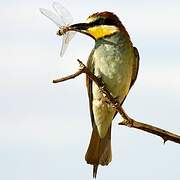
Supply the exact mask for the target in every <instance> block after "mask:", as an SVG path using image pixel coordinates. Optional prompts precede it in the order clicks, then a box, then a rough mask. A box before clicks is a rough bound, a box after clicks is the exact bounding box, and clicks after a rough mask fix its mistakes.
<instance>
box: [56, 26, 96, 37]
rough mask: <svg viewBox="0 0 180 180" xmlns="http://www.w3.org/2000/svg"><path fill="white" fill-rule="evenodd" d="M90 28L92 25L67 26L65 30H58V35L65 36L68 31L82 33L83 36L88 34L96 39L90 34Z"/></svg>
mask: <svg viewBox="0 0 180 180" xmlns="http://www.w3.org/2000/svg"><path fill="white" fill-rule="evenodd" d="M89 27H90V25H89V24H88V23H78V24H73V25H71V26H67V27H65V28H64V29H61V30H58V31H57V33H56V34H57V35H59V36H61V35H63V34H65V33H66V32H68V31H76V32H80V33H83V34H86V35H88V36H90V37H92V38H93V39H94V37H93V36H92V35H91V34H89V33H88V28H89Z"/></svg>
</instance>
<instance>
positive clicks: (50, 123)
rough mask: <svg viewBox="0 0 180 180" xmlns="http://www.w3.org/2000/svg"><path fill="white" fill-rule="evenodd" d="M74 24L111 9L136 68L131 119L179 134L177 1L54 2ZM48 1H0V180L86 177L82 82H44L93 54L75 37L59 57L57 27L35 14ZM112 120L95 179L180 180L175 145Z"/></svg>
mask: <svg viewBox="0 0 180 180" xmlns="http://www.w3.org/2000/svg"><path fill="white" fill-rule="evenodd" d="M61 3H62V4H63V5H64V6H65V7H67V8H68V9H69V11H71V13H72V14H73V17H74V22H83V21H84V20H85V19H86V18H87V16H89V15H90V14H92V13H94V12H97V11H104V10H108V11H113V12H114V13H116V14H117V15H118V16H119V17H120V19H121V21H122V22H123V24H124V25H125V27H126V28H127V30H128V32H129V34H130V36H131V39H132V42H133V44H134V46H136V47H137V48H138V49H139V53H140V57H141V61H140V70H139V75H138V79H137V81H136V83H135V85H134V87H133V88H132V90H131V92H130V94H129V96H128V98H127V99H126V102H125V103H124V107H125V109H126V111H127V112H128V113H129V115H131V116H132V117H134V118H135V119H137V120H139V121H142V122H146V123H150V124H153V125H156V126H159V127H161V128H164V129H166V130H169V131H172V132H175V133H178V134H180V120H179V102H180V94H179V92H180V61H179V59H180V54H179V52H180V45H179V44H180V33H179V32H180V23H179V17H180V11H179V9H180V2H179V1H178V0H176V1H175V0H172V1H165V0H164V1H162V0H159V1H155V0H152V1H142V0H139V1H136V2H135V1H134V2H132V1H121V0H120V1H115V0H114V1H108V2H104V1H83V0H81V1H80V0H76V1H70V0H67V1H65V0H62V1H61ZM51 4H52V1H50V0H44V1H35V0H32V1H20V0H19V1H3V2H1V6H0V12H1V15H0V22H1V28H0V39H1V41H0V49H1V59H0V82H1V90H0V92H1V93H0V107H1V108H0V179H3V180H12V179H13V180H24V179H26V180H31V179H33V180H39V179H44V180H52V179H53V180H56V179H72V178H73V179H92V169H91V167H90V166H89V165H87V164H86V162H85V160H84V154H85V151H86V148H87V146H88V143H89V136H90V133H91V124H90V117H89V109H88V98H87V94H86V89H85V83H84V82H85V79H84V77H83V76H81V77H78V78H77V79H76V80H72V81H68V82H65V83H62V84H52V83H51V82H52V80H53V79H55V78H57V77H59V76H62V75H66V74H69V73H71V72H74V71H76V69H77V67H78V65H77V62H76V59H77V58H79V59H81V60H82V61H83V62H84V63H86V60H87V58H88V54H89V53H90V51H91V49H92V48H93V45H94V42H93V40H91V39H90V38H89V37H86V36H84V35H81V34H77V35H76V36H75V38H74V39H73V40H72V42H71V43H70V46H69V47H68V49H67V51H66V54H65V56H64V57H63V58H60V56H59V53H60V43H61V38H59V37H57V36H56V31H57V27H56V25H54V24H53V23H51V22H50V21H49V20H48V19H47V18H45V17H44V16H42V15H41V14H40V12H39V8H40V7H43V8H48V9H50V8H51ZM119 119H120V117H119V116H117V118H116V119H115V120H114V122H113V131H112V147H113V161H112V163H111V164H110V165H109V166H108V167H104V168H101V167H100V168H99V173H98V180H101V179H103V180H106V179H126V180H130V179H139V180H141V179H142V180H144V179H146V180H151V179H164V180H169V179H173V180H179V177H180V173H179V172H180V167H179V162H180V157H179V156H178V154H180V145H178V144H175V143H172V142H167V144H166V145H163V142H162V140H161V139H160V138H159V137H156V136H153V135H150V134H147V133H144V132H140V131H138V130H134V129H129V128H126V127H119V126H118V125H117V124H118V122H119Z"/></svg>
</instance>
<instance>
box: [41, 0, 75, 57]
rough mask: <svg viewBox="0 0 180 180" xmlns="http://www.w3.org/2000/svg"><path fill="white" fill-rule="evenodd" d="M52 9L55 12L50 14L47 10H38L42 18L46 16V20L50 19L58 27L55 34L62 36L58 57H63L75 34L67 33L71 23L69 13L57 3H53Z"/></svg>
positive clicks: (71, 18)
mask: <svg viewBox="0 0 180 180" xmlns="http://www.w3.org/2000/svg"><path fill="white" fill-rule="evenodd" d="M52 8H53V9H54V11H55V12H52V11H51V10H47V9H44V8H40V9H39V10H40V12H41V13H42V14H43V15H44V16H46V17H47V18H48V19H50V20H51V21H52V22H54V23H55V24H56V25H57V26H58V27H59V30H58V32H57V34H58V35H63V40H62V45H61V51H60V56H61V57H63V55H64V53H65V51H66V49H67V47H68V45H69V42H70V41H71V39H72V38H73V37H74V35H75V32H73V31H67V29H68V27H69V26H70V25H71V24H72V22H73V17H72V15H71V13H70V12H69V11H68V10H67V9H66V8H65V7H64V6H63V5H61V4H60V3H59V2H53V3H52Z"/></svg>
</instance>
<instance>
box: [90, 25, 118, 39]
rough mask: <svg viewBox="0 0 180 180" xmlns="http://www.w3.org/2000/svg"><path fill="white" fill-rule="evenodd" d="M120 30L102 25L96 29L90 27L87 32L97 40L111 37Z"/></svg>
mask: <svg viewBox="0 0 180 180" xmlns="http://www.w3.org/2000/svg"><path fill="white" fill-rule="evenodd" d="M118 31H119V29H118V28H117V27H116V26H108V25H100V26H95V27H90V28H88V29H87V32H88V33H89V34H90V35H92V36H93V37H94V38H95V39H99V38H102V37H104V36H108V35H111V34H113V33H115V32H118Z"/></svg>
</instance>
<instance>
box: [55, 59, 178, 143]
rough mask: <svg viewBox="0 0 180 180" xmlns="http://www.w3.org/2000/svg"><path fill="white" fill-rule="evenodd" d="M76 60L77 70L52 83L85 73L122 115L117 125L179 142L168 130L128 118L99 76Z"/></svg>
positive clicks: (176, 136)
mask: <svg viewBox="0 0 180 180" xmlns="http://www.w3.org/2000/svg"><path fill="white" fill-rule="evenodd" d="M78 62H79V65H80V66H79V70H78V71H77V72H76V73H74V74H72V75H69V76H66V77H63V78H60V79H56V80H53V83H58V82H63V81H66V80H69V79H73V78H75V77H77V76H79V75H80V74H82V73H85V74H86V75H87V76H88V77H89V78H90V79H91V80H93V81H94V82H95V83H96V84H97V86H98V87H99V89H100V90H101V91H102V93H104V94H105V96H106V97H107V98H108V99H109V101H110V102H111V103H112V106H113V107H114V108H115V109H116V110H117V111H118V112H119V113H120V114H121V116H122V117H123V121H122V122H120V123H119V125H124V126H127V127H131V128H136V129H140V130H143V131H146V132H148V133H151V134H154V135H157V136H160V137H161V138H162V139H163V140H164V143H165V142H166V141H168V140H169V141H172V142H176V143H179V144H180V136H178V135H176V134H173V133H171V132H168V131H166V130H163V129H161V128H158V127H155V126H152V125H149V124H145V123H141V122H139V121H136V120H134V119H132V118H130V117H129V116H128V115H127V113H126V112H125V111H124V109H123V108H122V106H121V105H120V104H119V102H118V101H117V100H116V99H115V98H114V97H113V96H112V95H111V93H110V92H109V91H108V89H107V88H106V87H105V85H104V83H103V81H102V80H101V79H100V78H98V77H96V76H95V75H94V74H93V73H91V71H90V70H89V69H88V68H87V67H86V66H85V65H84V64H83V63H82V62H81V61H80V60H78Z"/></svg>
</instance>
